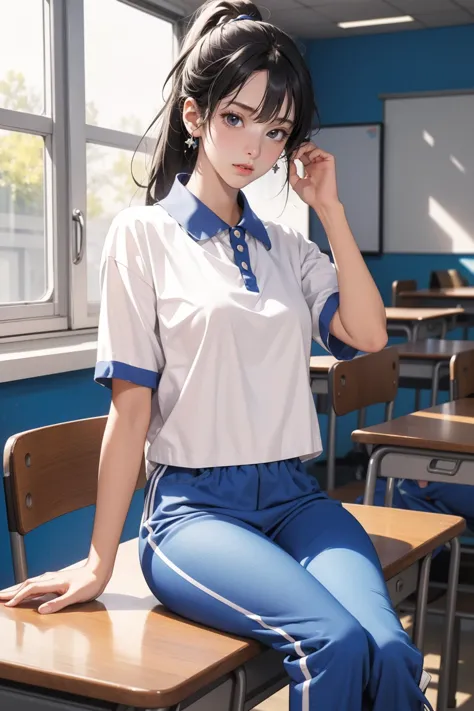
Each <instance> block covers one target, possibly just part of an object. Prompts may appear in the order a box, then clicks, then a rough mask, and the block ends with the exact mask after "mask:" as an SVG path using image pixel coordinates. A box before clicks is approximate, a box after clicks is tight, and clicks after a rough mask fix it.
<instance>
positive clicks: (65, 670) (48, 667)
mask: <svg viewBox="0 0 474 711" xmlns="http://www.w3.org/2000/svg"><path fill="white" fill-rule="evenodd" d="M346 508H347V509H348V510H349V511H350V512H351V513H352V514H353V515H354V516H355V517H356V518H357V519H358V520H359V521H360V523H361V524H362V525H363V526H364V528H365V529H366V530H367V531H368V532H369V534H370V535H371V537H372V540H373V542H374V545H375V547H376V549H377V552H378V555H379V557H380V560H381V562H382V566H383V570H384V575H385V579H386V580H387V583H388V586H389V590H390V593H391V595H392V598H393V600H394V603H395V604H397V603H398V602H401V601H402V600H403V599H404V598H405V597H406V596H408V595H410V594H411V593H412V592H413V591H414V590H416V589H417V587H418V600H419V607H418V615H417V625H416V628H417V636H418V638H419V641H420V640H421V642H422V635H423V627H424V615H425V612H426V593H427V582H428V580H427V576H426V569H428V572H429V560H430V556H431V553H432V551H433V550H435V549H436V548H437V547H438V546H440V545H442V544H443V543H446V542H448V541H452V540H456V537H457V536H458V535H460V534H461V533H462V531H463V528H464V521H463V519H461V518H458V517H456V516H442V515H439V514H431V513H424V512H419V511H400V510H398V509H383V508H376V507H368V506H357V505H355V504H352V505H346ZM36 607H37V603H36V604H33V603H29V604H24V605H22V606H20V607H17V608H6V607H4V606H3V605H2V606H0V634H1V640H2V644H1V646H0V679H1V681H0V708H1V709H2V711H15V710H16V709H17V708H19V706H20V703H21V702H22V701H24V700H25V698H27V699H28V701H30V702H31V706H28V709H30V708H31V709H35V708H38V709H39V708H41V709H42V710H43V709H45V706H41V705H40V703H39V701H38V702H36V703H35V693H37V691H38V690H37V689H32V688H31V686H33V685H34V686H37V687H41V689H43V690H44V693H45V694H49V696H48V697H47V698H51V697H53V696H54V697H55V698H56V701H57V705H54V711H66V709H68V710H70V711H72V708H74V709H75V710H76V711H79V710H82V709H84V710H85V709H88V710H90V711H92V709H94V710H97V709H99V708H107V709H116V711H119V709H121V711H124V708H123V707H120V706H118V705H119V704H124V705H125V706H127V709H128V707H130V708H129V709H128V711H133V709H138V708H144V707H145V708H153V709H164V708H167V709H171V708H173V709H175V710H176V705H177V704H178V703H179V702H180V701H182V700H186V701H185V707H186V708H189V709H190V711H191V710H192V711H197V710H198V709H199V711H204V709H205V710H206V711H223V710H224V709H230V708H231V706H232V691H233V687H234V690H235V696H234V702H233V703H234V705H233V706H232V708H233V710H234V711H243V709H244V708H252V707H253V706H254V705H256V704H257V703H260V701H262V700H263V699H264V698H267V697H268V696H269V695H271V694H272V693H274V692H275V691H277V690H278V689H279V688H281V687H283V686H285V685H286V684H287V683H288V678H287V676H286V674H285V672H284V669H283V665H282V660H283V655H282V654H279V653H276V652H274V650H271V649H268V648H265V647H262V646H261V645H260V644H258V643H257V642H254V641H252V640H248V639H241V638H238V637H234V636H232V635H227V634H226V635H223V634H220V633H219V632H216V631H214V630H212V629H210V628H205V627H201V626H199V625H196V624H194V623H191V622H187V621H186V620H184V619H183V618H178V617H175V616H174V615H172V614H171V613H169V612H168V611H167V610H166V609H164V608H163V606H162V605H161V604H160V603H158V602H157V600H156V599H155V598H154V597H153V596H152V595H151V594H150V591H149V590H148V588H147V586H146V584H145V582H144V579H143V576H142V573H141V570H140V567H139V561H138V543H137V540H136V539H134V540H132V541H128V542H127V543H123V544H121V546H120V548H119V554H118V556H117V562H116V566H115V569H114V574H113V577H112V579H111V581H110V583H109V585H108V586H107V588H106V590H105V591H104V593H103V594H102V595H101V596H100V598H98V600H97V601H95V602H92V603H87V604H82V605H77V606H74V607H73V608H69V609H66V610H65V611H63V612H58V613H56V614H54V615H51V616H49V615H46V616H42V615H39V614H38V613H37V612H36ZM448 641H449V640H448ZM243 671H245V674H244V673H243ZM233 679H235V680H236V682H235V683H234V682H233ZM12 682H16V684H13V685H12ZM66 694H68V695H69V696H66ZM71 695H73V696H71ZM199 699H200V701H199ZM93 700H103V701H105V702H107V704H109V705H100V706H99V705H98V704H99V702H98V701H93ZM72 701H74V703H75V704H77V705H74V706H72V704H70V702H72ZM188 701H189V702H190V703H191V705H190V706H189V707H188V705H187V703H188ZM43 703H44V697H43ZM94 703H95V704H97V705H93V704H94ZM47 708H49V707H47ZM52 708H53V706H51V709H52Z"/></svg>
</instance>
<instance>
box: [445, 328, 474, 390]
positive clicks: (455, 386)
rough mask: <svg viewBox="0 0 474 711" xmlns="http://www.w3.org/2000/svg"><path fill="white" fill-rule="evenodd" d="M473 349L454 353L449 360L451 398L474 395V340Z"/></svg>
mask: <svg viewBox="0 0 474 711" xmlns="http://www.w3.org/2000/svg"><path fill="white" fill-rule="evenodd" d="M472 347H473V350H472V351H464V352H462V353H458V354H457V355H454V356H453V357H452V358H451V359H450V361H449V385H450V399H451V400H459V399H461V398H464V397H472V396H474V342H473V344H472Z"/></svg>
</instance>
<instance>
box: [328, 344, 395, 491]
mask: <svg viewBox="0 0 474 711" xmlns="http://www.w3.org/2000/svg"><path fill="white" fill-rule="evenodd" d="M399 367H400V366H399V356H398V353H397V351H396V350H395V349H394V348H384V350H382V351H379V352H378V353H368V354H366V355H362V356H359V357H357V358H354V359H353V360H349V361H337V362H336V363H334V365H333V366H332V367H331V369H330V371H329V401H330V405H331V409H332V412H333V415H334V416H333V417H332V418H331V417H330V418H329V423H328V426H329V427H331V426H333V427H335V417H336V416H340V415H347V414H349V413H350V412H356V411H357V412H358V413H359V416H358V428H359V429H361V428H362V427H364V421H365V412H366V408H367V407H369V406H370V405H378V404H384V405H385V416H384V421H387V420H391V419H392V415H393V406H394V401H395V397H396V395H397V390H398V376H399ZM358 451H359V452H364V450H363V449H361V448H358ZM364 453H365V452H364ZM367 461H368V456H367V457H366V456H364V467H362V466H359V467H358V469H357V472H356V476H357V477H360V478H362V475H363V474H364V473H365V468H366V466H367ZM362 468H363V469H364V471H361V470H362ZM364 486H365V482H364V481H356V482H349V483H348V484H346V485H344V486H339V487H335V488H331V489H330V490H328V494H329V496H331V497H332V498H335V499H338V500H339V501H344V502H353V501H355V500H356V499H357V498H358V497H359V496H360V495H362V494H363V493H364Z"/></svg>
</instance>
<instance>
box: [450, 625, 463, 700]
mask: <svg viewBox="0 0 474 711" xmlns="http://www.w3.org/2000/svg"><path fill="white" fill-rule="evenodd" d="M460 645H461V618H460V617H456V618H455V620H454V629H453V646H452V650H453V651H452V654H451V664H450V669H449V687H448V708H450V709H455V708H456V691H457V688H458V671H459V653H460Z"/></svg>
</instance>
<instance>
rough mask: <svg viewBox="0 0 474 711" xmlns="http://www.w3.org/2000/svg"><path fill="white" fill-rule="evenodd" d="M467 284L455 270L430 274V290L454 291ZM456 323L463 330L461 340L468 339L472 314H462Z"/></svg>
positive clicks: (473, 321)
mask: <svg viewBox="0 0 474 711" xmlns="http://www.w3.org/2000/svg"><path fill="white" fill-rule="evenodd" d="M468 285H469V282H468V281H467V279H465V278H464V277H463V276H462V274H461V273H460V272H458V270H457V269H441V270H438V271H433V272H431V274H430V289H456V288H459V287H462V286H468ZM458 323H459V325H460V326H462V329H463V338H464V340H465V341H467V340H468V339H469V327H470V326H472V325H473V323H474V320H473V317H472V314H462V316H458Z"/></svg>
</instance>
